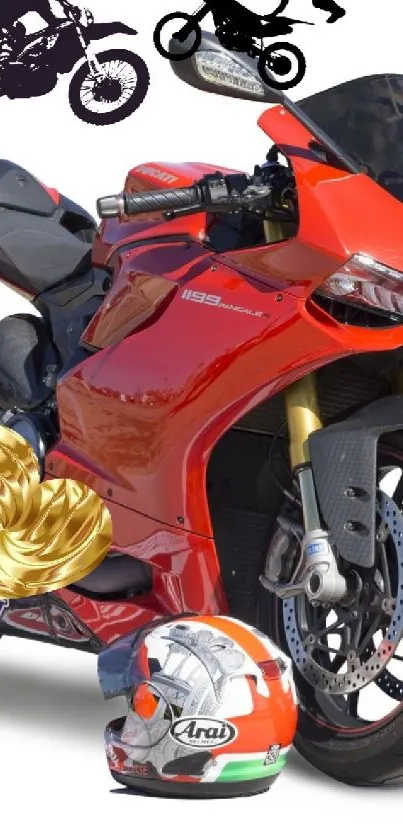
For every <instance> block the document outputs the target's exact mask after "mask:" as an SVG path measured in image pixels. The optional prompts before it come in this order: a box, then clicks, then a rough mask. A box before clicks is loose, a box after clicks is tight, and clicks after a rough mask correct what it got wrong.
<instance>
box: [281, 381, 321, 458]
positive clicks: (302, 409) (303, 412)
mask: <svg viewBox="0 0 403 839" xmlns="http://www.w3.org/2000/svg"><path fill="white" fill-rule="evenodd" d="M284 398H285V410H286V417H287V424H288V433H289V439H290V461H291V467H292V468H293V469H296V468H297V467H298V466H303V465H304V464H305V463H309V461H310V457H309V449H308V437H309V435H310V434H312V433H313V432H314V431H319V430H320V429H321V428H322V427H323V426H322V422H321V419H320V410H319V400H318V387H317V379H316V374H315V373H309V374H308V375H307V376H304V378H303V379H301V380H300V381H299V382H294V384H292V385H290V386H289V387H288V388H287V389H286V391H285V394H284Z"/></svg>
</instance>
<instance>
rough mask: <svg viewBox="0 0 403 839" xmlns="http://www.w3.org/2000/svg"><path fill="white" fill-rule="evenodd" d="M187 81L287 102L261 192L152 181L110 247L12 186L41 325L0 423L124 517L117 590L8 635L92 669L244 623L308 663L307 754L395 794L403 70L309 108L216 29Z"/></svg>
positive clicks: (16, 357) (122, 213)
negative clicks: (189, 624)
mask: <svg viewBox="0 0 403 839" xmlns="http://www.w3.org/2000/svg"><path fill="white" fill-rule="evenodd" d="M221 66H222V70H224V68H225V72H221V70H220V67H221ZM172 67H173V69H174V72H175V73H176V74H177V75H178V76H180V77H181V78H183V79H184V80H185V81H187V82H188V83H190V84H192V85H193V86H194V87H199V88H201V89H203V90H207V91H211V92H216V93H221V94H223V95H231V96H232V95H234V94H236V95H237V96H238V97H241V98H245V99H254V100H255V101H259V100H260V101H261V102H262V104H263V103H266V102H267V103H277V107H274V108H271V109H269V110H267V111H265V113H263V115H262V116H261V117H260V120H259V125H260V128H261V129H262V130H263V131H264V132H265V133H266V134H267V135H268V138H270V141H271V143H272V145H271V148H270V151H269V153H268V156H267V160H266V161H265V163H264V164H263V165H262V166H256V167H255V169H254V174H253V175H252V176H249V175H245V174H243V173H241V172H233V171H230V170H221V171H220V172H216V171H215V169H214V167H212V166H208V165H201V164H193V163H187V164H182V165H179V164H178V165H172V164H167V163H147V164H146V165H139V166H136V167H135V168H134V169H133V170H132V171H131V172H130V173H129V174H128V177H127V180H126V183H125V187H124V191H123V192H122V193H121V194H119V195H117V196H109V197H107V198H103V199H100V201H99V204H98V208H99V213H100V215H101V217H102V218H103V221H102V223H101V226H100V228H99V229H97V228H96V224H95V221H94V220H93V219H92V218H91V217H90V216H89V215H88V214H86V213H85V211H84V210H82V209H81V208H79V207H77V206H76V205H75V204H73V203H72V202H71V201H69V200H68V199H66V198H65V197H63V196H60V195H59V194H58V193H57V192H56V191H54V190H49V189H46V188H45V187H43V186H42V185H41V184H40V183H39V182H38V181H36V180H35V178H33V177H32V176H31V175H29V174H28V173H26V172H24V170H21V169H20V168H18V167H17V166H15V165H13V164H10V163H7V162H5V161H3V162H2V163H1V166H0V204H1V207H2V211H1V213H0V274H1V277H2V280H3V282H6V283H8V284H9V285H11V286H12V287H14V288H17V289H19V290H20V291H21V292H22V293H23V294H25V295H27V296H28V297H29V298H30V299H31V300H32V301H33V303H34V304H35V306H36V308H37V310H38V312H39V313H40V314H41V315H42V317H41V318H39V317H31V316H28V315H15V316H14V315H13V316H10V317H7V318H5V319H4V320H3V321H2V322H1V324H0V403H1V406H2V411H3V414H4V416H3V422H4V423H5V424H6V425H8V426H10V427H13V428H14V429H15V430H16V431H18V432H19V433H20V434H21V435H23V436H24V437H25V438H26V439H27V440H29V442H30V443H31V445H32V446H33V447H34V448H35V450H36V452H37V454H38V457H39V459H40V462H41V464H42V469H43V475H44V477H45V478H52V477H70V478H76V479H79V480H81V481H84V482H85V483H87V484H89V485H90V486H91V487H93V488H94V489H95V490H96V491H97V492H98V493H99V495H100V496H102V497H103V498H104V499H105V500H106V502H107V504H108V506H109V508H110V510H111V513H112V517H113V523H114V546H113V553H111V554H110V555H109V556H108V557H107V558H106V559H105V561H104V562H103V564H102V565H101V566H100V568H99V569H98V570H97V571H95V572H94V573H92V574H91V575H89V576H88V577H86V578H85V579H83V580H82V581H81V582H80V584H79V585H74V586H70V587H69V588H67V589H65V590H62V591H59V592H57V593H56V594H52V595H47V596H45V597H36V598H31V599H30V600H26V601H20V602H11V603H7V602H5V603H3V604H2V615H1V623H0V632H1V633H2V634H3V635H14V636H16V635H17V636H21V637H24V638H32V639H36V640H43V641H47V642H51V643H53V644H57V645H60V646H72V647H75V648H77V649H82V650H87V651H91V652H94V653H97V652H99V651H100V650H102V649H103V648H104V647H105V646H106V645H108V644H110V643H111V642H113V641H114V640H116V639H118V638H119V637H121V636H123V635H125V634H129V633H132V632H133V631H135V630H137V629H138V628H140V627H143V626H144V625H145V624H147V623H149V622H150V621H153V620H155V619H158V618H161V617H164V616H167V615H168V616H169V615H181V614H184V613H189V612H190V613H199V614H205V615H208V614H216V613H224V614H228V613H230V614H231V615H233V616H236V617H238V618H239V619H242V620H245V621H247V622H249V623H251V624H254V625H255V626H258V627H260V628H261V629H262V630H263V631H264V632H266V633H268V634H269V635H271V636H272V637H273V639H274V640H275V641H276V642H277V643H278V644H280V645H281V646H282V647H283V649H284V650H285V651H286V652H287V653H288V654H289V655H290V656H291V657H292V659H293V662H294V669H295V679H296V685H297V690H298V693H299V702H300V712H299V732H298V736H297V741H296V745H297V748H298V749H299V750H300V752H301V753H302V754H303V755H304V756H305V757H306V758H307V759H308V760H309V761H310V762H311V763H313V764H314V765H315V766H317V767H319V768H320V769H321V770H323V771H324V772H326V773H327V774H329V775H331V776H333V777H335V778H338V779H339V780H342V781H345V782H347V783H351V784H368V785H372V784H380V783H386V782H392V781H394V780H398V779H399V777H401V775H402V770H403V713H402V697H403V681H402V680H401V678H399V676H398V675H397V668H398V664H399V642H400V639H401V636H402V631H403V512H402V510H403V477H402V476H403V434H402V429H403V378H402V365H403V350H402V343H403V249H402V230H403V207H402V200H403V191H402V184H403V174H402V172H403V170H402V159H401V148H402V137H401V134H402V126H403V76H397V75H380V76H372V77H366V78H362V79H357V80H355V81H352V82H350V83H348V84H343V85H340V86H339V87H336V88H334V89H331V90H330V91H326V92H325V93H320V94H318V95H317V96H314V97H312V98H311V99H308V100H306V101H305V102H304V103H302V105H296V104H295V103H293V102H290V101H289V100H288V99H286V98H285V97H284V95H283V94H282V93H279V92H278V91H277V92H276V91H273V90H270V89H269V88H267V87H265V86H264V85H263V84H262V81H261V80H260V78H259V76H258V73H257V70H256V67H255V65H254V63H253V61H252V60H251V59H249V58H248V57H242V56H239V55H238V56H237V57H236V58H234V57H233V55H231V54H229V53H227V52H225V50H224V49H223V48H222V47H221V46H220V45H219V43H218V42H217V41H216V40H215V39H214V38H213V37H212V36H209V35H204V39H203V42H202V45H201V49H200V51H199V53H198V54H197V56H195V57H192V58H190V59H188V60H184V61H178V62H173V64H172ZM392 117H393V118H392ZM92 239H93V242H92V241H90V240H92ZM400 658H401V657H400ZM367 690H370V691H371V690H372V696H373V695H374V691H375V692H376V693H377V694H378V695H379V697H380V698H381V699H383V704H384V706H385V707H384V708H382V709H381V711H380V707H381V704H382V703H381V702H380V701H377V702H375V701H374V699H372V700H371V701H370V702H369V703H368V702H367V704H366V705H365V696H366V695H367Z"/></svg>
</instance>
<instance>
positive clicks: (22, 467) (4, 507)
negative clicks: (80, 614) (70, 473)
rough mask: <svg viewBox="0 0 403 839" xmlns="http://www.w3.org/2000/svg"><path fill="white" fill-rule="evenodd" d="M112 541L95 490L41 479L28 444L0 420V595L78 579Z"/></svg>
mask: <svg viewBox="0 0 403 839" xmlns="http://www.w3.org/2000/svg"><path fill="white" fill-rule="evenodd" d="M111 544H112V520H111V516H110V513H109V510H108V508H107V506H106V504H105V502H104V501H103V500H102V499H101V498H100V497H99V496H98V495H97V493H96V492H94V491H93V490H92V489H90V488H89V487H87V486H86V485H85V484H83V483H81V482H79V481H74V480H70V479H54V480H51V481H46V482H44V483H41V482H40V471H39V464H38V460H37V458H36V455H35V453H34V451H33V449H32V448H31V446H30V445H29V444H28V443H27V442H26V441H25V440H24V439H23V438H22V437H21V436H20V435H19V434H17V433H16V432H15V431H12V430H11V429H9V428H6V427H4V426H0V598H1V599H15V598H19V597H31V596H32V595H36V594H45V593H46V592H50V591H55V590H56V589H59V588H63V587H64V586H67V585H71V584H72V583H75V582H78V580H80V579H82V578H83V577H85V576H86V575H87V574H90V573H91V571H94V570H95V568H97V567H98V565H100V564H101V562H102V560H103V559H104V557H105V556H106V554H107V553H108V551H109V549H110V546H111Z"/></svg>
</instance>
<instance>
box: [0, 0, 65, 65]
mask: <svg viewBox="0 0 403 839" xmlns="http://www.w3.org/2000/svg"><path fill="white" fill-rule="evenodd" d="M61 6H62V8H63V11H64V12H65V13H66V12H68V11H70V12H72V13H73V14H74V15H75V16H76V17H77V16H78V17H80V15H81V9H80V8H79V7H78V6H73V5H72V4H71V3H69V2H68V0H63V2H62V3H61ZM30 12H31V13H36V14H37V15H39V17H41V18H42V20H44V21H45V23H47V24H48V26H52V25H54V24H57V23H60V20H61V19H60V18H59V17H57V16H56V15H55V14H54V12H53V11H52V7H51V4H50V0H12V2H7V3H2V4H1V7H0V70H1V68H2V67H4V65H5V64H7V62H8V61H9V60H10V57H11V56H12V54H13V53H14V52H15V51H16V49H17V47H18V45H19V44H22V43H23V41H24V38H25V36H26V29H25V26H24V24H23V23H22V22H21V18H22V17H24V16H25V15H27V14H29V13H30Z"/></svg>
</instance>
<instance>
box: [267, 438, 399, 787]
mask: <svg viewBox="0 0 403 839" xmlns="http://www.w3.org/2000/svg"><path fill="white" fill-rule="evenodd" d="M388 452H389V454H390V453H393V457H394V462H396V463H399V466H400V465H401V467H402V468H403V446H402V443H401V441H399V442H398V438H397V436H395V435H394V436H393V449H392V448H391V445H389V446H386V447H383V448H381V447H380V456H382V454H383V453H384V454H385V455H386V454H388ZM399 506H401V504H400V505H399ZM257 613H258V614H257V621H256V622H257V625H258V626H259V628H260V629H261V630H262V631H263V632H265V633H266V634H267V635H268V636H269V637H270V638H272V639H273V641H274V642H275V643H276V644H277V645H278V646H279V647H280V648H281V649H283V651H284V652H285V653H286V654H287V655H290V651H289V649H288V646H287V641H286V638H285V633H284V626H283V614H282V603H281V601H280V600H279V599H278V598H276V597H275V596H274V595H272V594H270V593H269V592H267V591H266V590H264V589H263V588H262V587H260V589H259V595H258V609H257ZM294 676H295V682H296V688H297V693H298V695H299V700H300V705H299V719H298V731H297V736H296V739H295V747H296V748H297V750H298V751H299V753H300V754H301V755H302V756H303V757H304V758H305V759H306V760H307V761H308V762H309V763H311V764H312V765H313V766H315V767H316V768H317V769H319V770H320V771H321V772H323V773H324V774H326V775H328V776H330V777H331V778H333V779H335V780H337V781H340V782H342V783H345V784H349V785H351V786H357V787H370V786H381V785H384V784H393V783H395V784H396V783H402V782H403V698H402V702H401V703H400V704H399V705H398V706H397V708H396V709H395V710H394V712H393V713H392V714H389V715H388V716H387V717H384V718H383V719H382V720H379V722H377V723H374V724H371V725H370V726H368V727H367V729H365V728H364V729H363V730H362V732H361V733H360V734H358V733H357V729H355V733H353V732H352V731H351V730H350V731H349V729H348V728H345V729H344V730H341V729H340V730H337V729H336V728H335V727H333V728H332V727H331V726H330V724H329V723H328V722H327V721H326V718H325V716H324V714H323V712H322V709H321V708H320V707H319V706H318V704H317V703H316V706H315V691H314V689H313V688H312V687H311V686H310V685H309V684H308V683H307V682H306V681H305V680H304V679H303V677H302V676H301V674H300V673H299V671H298V670H297V669H296V668H294ZM315 707H316V708H318V709H319V712H318V717H315V715H314V712H313V709H315ZM369 729H370V730H369Z"/></svg>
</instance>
